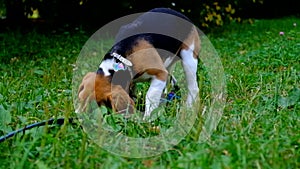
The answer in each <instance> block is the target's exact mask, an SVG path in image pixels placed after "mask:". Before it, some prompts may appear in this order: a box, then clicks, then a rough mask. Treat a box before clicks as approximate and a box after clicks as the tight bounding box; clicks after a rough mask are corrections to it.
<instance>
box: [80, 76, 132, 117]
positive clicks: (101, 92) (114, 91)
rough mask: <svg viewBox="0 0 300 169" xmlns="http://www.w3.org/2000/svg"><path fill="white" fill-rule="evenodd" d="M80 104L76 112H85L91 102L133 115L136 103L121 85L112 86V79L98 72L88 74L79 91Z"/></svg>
mask: <svg viewBox="0 0 300 169" xmlns="http://www.w3.org/2000/svg"><path fill="white" fill-rule="evenodd" d="M78 99H79V102H80V106H79V108H78V109H77V110H76V112H84V111H86V109H87V106H88V105H89V104H90V103H91V101H96V102H97V104H98V106H106V107H108V108H111V109H112V110H113V111H115V112H117V113H126V112H129V113H133V111H134V101H133V100H132V99H131V98H130V96H129V95H128V93H127V92H126V91H125V90H124V89H123V88H122V87H121V86H119V85H112V84H111V83H110V79H109V77H107V76H104V75H102V74H97V73H96V72H89V73H87V74H86V75H85V76H84V77H83V79H82V82H81V84H80V85H79V89H78Z"/></svg>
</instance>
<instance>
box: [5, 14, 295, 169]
mask: <svg viewBox="0 0 300 169" xmlns="http://www.w3.org/2000/svg"><path fill="white" fill-rule="evenodd" d="M293 23H297V24H298V25H297V26H296V27H294V26H293ZM281 31H283V32H284V33H285V34H284V35H283V36H280V35H279V32H281ZM207 36H208V37H209V39H210V40H211V42H212V44H213V45H214V46H215V48H216V50H217V52H218V53H219V56H220V58H221V61H222V64H223V67H224V70H225V75H226V81H227V103H226V107H225V109H224V114H223V116H222V119H221V121H220V123H219V125H218V127H217V130H216V131H215V132H214V133H213V134H212V136H211V139H210V140H209V141H207V142H205V143H201V144H199V143H198V142H197V140H196V139H195V137H194V134H195V132H191V134H190V135H188V136H187V137H186V138H184V139H183V140H182V141H181V142H180V143H179V144H178V145H176V146H174V147H173V148H172V149H171V150H169V151H167V152H164V153H162V154H161V155H160V156H155V157H149V158H145V159H136V158H126V157H121V156H118V155H114V154H111V153H110V152H108V151H106V150H103V149H101V148H100V147H99V146H98V145H97V144H95V143H94V142H93V141H92V140H90V139H89V137H88V135H86V133H85V132H84V131H83V130H82V129H81V128H80V126H79V125H70V124H65V125H63V126H61V127H53V126H45V127H40V128H37V129H32V130H30V131H28V132H26V134H25V135H22V134H19V135H17V136H16V137H14V138H12V139H10V140H7V141H5V142H3V143H0V152H1V153H0V168H14V169H15V168H43V169H44V168H109V169H111V168H148V167H150V168H212V169H216V168H247V169H248V168H258V169H259V168H270V169H271V168H272V169H274V168H278V169H282V168H290V169H294V168H299V167H300V163H299V160H300V156H299V155H300V152H299V151H300V150H299V145H300V135H299V129H300V118H299V117H300V116H299V115H300V113H299V112H300V64H299V63H300V19H299V18H282V19H276V20H255V21H254V23H253V24H252V25H250V24H231V25H229V26H225V27H223V28H221V29H216V30H215V31H213V32H211V33H210V34H208V35H207ZM88 37H89V34H88V33H84V32H80V31H78V32H72V33H67V32H66V33H65V34H59V35H56V34H42V33H37V32H30V33H27V34H21V33H20V32H5V33H0V46H1V47H0V50H1V51H0V59H1V62H0V70H1V74H0V82H1V83H0V135H4V134H6V133H8V132H10V131H12V130H16V129H18V128H21V127H24V126H25V125H27V124H31V123H34V122H37V121H42V120H45V119H48V118H50V117H75V116H76V115H75V113H73V111H74V108H73V103H72V75H73V74H72V73H73V65H74V64H75V62H76V59H77V56H78V54H79V52H80V50H81V47H82V46H83V45H84V43H85V42H86V40H88ZM204 84H205V83H204ZM134 127H135V126H132V128H134ZM138 127H139V126H138ZM138 127H137V128H138ZM196 130H197V128H196ZM129 134H130V133H129Z"/></svg>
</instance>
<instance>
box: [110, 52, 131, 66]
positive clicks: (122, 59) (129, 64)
mask: <svg viewBox="0 0 300 169" xmlns="http://www.w3.org/2000/svg"><path fill="white" fill-rule="evenodd" d="M110 55H111V56H112V57H114V58H116V59H118V60H120V61H121V62H122V63H124V64H125V65H127V66H132V63H131V62H130V61H129V60H128V59H126V58H124V57H123V56H121V55H120V54H117V53H115V52H113V53H110Z"/></svg>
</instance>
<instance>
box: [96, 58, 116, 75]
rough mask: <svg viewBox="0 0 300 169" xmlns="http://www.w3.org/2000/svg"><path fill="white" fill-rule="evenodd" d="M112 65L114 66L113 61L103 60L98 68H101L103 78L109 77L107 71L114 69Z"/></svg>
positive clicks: (114, 61) (114, 62)
mask: <svg viewBox="0 0 300 169" xmlns="http://www.w3.org/2000/svg"><path fill="white" fill-rule="evenodd" d="M114 64H116V60H115V59H106V60H103V61H102V62H101V64H100V66H99V68H102V70H103V72H104V76H110V75H111V74H110V72H109V70H113V69H114Z"/></svg>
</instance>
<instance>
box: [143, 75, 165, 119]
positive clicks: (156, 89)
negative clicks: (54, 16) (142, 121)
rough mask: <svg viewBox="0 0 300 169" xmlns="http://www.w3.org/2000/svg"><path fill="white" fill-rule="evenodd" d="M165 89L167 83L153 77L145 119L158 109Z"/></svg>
mask: <svg viewBox="0 0 300 169" xmlns="http://www.w3.org/2000/svg"><path fill="white" fill-rule="evenodd" d="M165 87H166V81H163V80H159V79H157V78H156V77H153V79H152V81H151V84H150V87H149V89H148V91H147V94H146V109H145V114H144V118H146V117H149V116H150V114H151V112H152V111H153V110H154V109H155V108H157V107H158V105H159V102H160V98H161V95H162V92H163V90H164V88H165Z"/></svg>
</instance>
